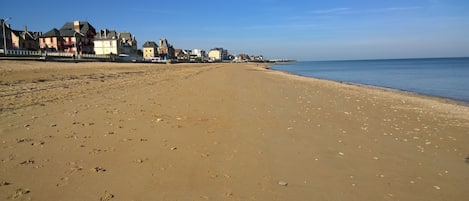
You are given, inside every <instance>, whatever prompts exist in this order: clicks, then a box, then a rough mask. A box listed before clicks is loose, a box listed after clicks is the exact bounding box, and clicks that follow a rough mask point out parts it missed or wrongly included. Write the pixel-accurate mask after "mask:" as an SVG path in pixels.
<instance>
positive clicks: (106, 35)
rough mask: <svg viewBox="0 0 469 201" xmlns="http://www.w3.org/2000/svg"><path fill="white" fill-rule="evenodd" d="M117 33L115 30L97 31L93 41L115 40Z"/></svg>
mask: <svg viewBox="0 0 469 201" xmlns="http://www.w3.org/2000/svg"><path fill="white" fill-rule="evenodd" d="M117 35H118V34H117V32H116V31H115V30H108V29H102V30H101V31H99V32H98V33H97V34H96V36H94V39H95V40H110V39H113V40H117Z"/></svg>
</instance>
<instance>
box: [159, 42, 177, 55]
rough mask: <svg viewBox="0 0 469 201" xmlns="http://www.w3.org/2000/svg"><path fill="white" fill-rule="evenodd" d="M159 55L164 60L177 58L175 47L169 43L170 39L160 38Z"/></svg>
mask: <svg viewBox="0 0 469 201" xmlns="http://www.w3.org/2000/svg"><path fill="white" fill-rule="evenodd" d="M158 55H159V56H160V58H161V59H163V60H171V59H174V58H175V57H174V48H173V46H172V45H170V44H169V43H168V40H166V39H160V43H159V46H158Z"/></svg>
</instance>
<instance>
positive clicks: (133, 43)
mask: <svg viewBox="0 0 469 201" xmlns="http://www.w3.org/2000/svg"><path fill="white" fill-rule="evenodd" d="M94 51H95V53H96V54H97V55H121V54H126V55H133V54H136V53H137V40H136V39H135V36H132V34H130V33H128V32H123V33H118V32H116V31H115V30H108V29H102V30H101V31H99V32H98V33H97V34H96V36H95V38H94Z"/></svg>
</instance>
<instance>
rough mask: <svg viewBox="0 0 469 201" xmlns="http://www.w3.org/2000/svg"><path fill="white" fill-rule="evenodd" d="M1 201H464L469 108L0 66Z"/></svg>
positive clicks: (171, 73) (201, 70)
mask: <svg viewBox="0 0 469 201" xmlns="http://www.w3.org/2000/svg"><path fill="white" fill-rule="evenodd" d="M0 110H1V111H0V200H77V201H78V200H80V201H81V200H111V201H114V200H135V201H138V200H266V201H267V200H268V201H271V200H347V201H350V200H360V201H361V200H412V201H415V200H422V201H428V200H468V199H469V159H466V158H467V157H468V156H469V115H468V114H469V110H468V107H466V106H463V105H458V104H456V103H453V102H451V101H447V100H442V99H436V98H429V97H422V96H416V95H412V94H404V93H399V92H392V91H386V90H382V89H374V88H369V87H361V86H353V85H346V84H340V83H336V82H330V81H324V80H317V79H309V78H302V77H298V76H293V75H288V74H285V73H280V72H274V71H269V70H266V69H264V68H263V66H261V65H258V64H176V65H155V64H115V63H78V64H76V63H46V62H30V61H0Z"/></svg>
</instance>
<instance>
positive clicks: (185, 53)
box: [174, 49, 190, 62]
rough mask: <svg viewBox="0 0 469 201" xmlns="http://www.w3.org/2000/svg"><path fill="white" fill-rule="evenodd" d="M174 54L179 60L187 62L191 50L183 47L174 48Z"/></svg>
mask: <svg viewBox="0 0 469 201" xmlns="http://www.w3.org/2000/svg"><path fill="white" fill-rule="evenodd" d="M174 56H175V58H176V59H177V60H178V61H181V62H187V61H189V57H190V51H189V50H183V49H174Z"/></svg>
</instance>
